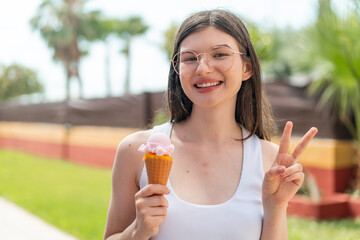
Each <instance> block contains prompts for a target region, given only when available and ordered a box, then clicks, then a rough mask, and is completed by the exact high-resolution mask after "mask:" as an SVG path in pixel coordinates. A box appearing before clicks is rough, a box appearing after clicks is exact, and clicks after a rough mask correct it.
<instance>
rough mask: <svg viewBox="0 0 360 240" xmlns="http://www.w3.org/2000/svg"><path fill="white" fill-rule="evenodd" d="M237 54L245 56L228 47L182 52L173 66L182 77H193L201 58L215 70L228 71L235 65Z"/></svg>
mask: <svg viewBox="0 0 360 240" xmlns="http://www.w3.org/2000/svg"><path fill="white" fill-rule="evenodd" d="M235 54H240V55H242V54H244V53H242V52H236V51H234V50H233V49H232V48H230V47H228V46H215V47H212V48H210V49H209V50H208V51H207V52H204V53H198V54H197V53H196V52H194V51H190V50H187V51H181V52H178V53H177V54H175V56H174V57H173V59H172V61H171V62H172V66H173V68H174V70H175V72H176V73H177V74H178V75H180V76H189V75H191V74H192V73H193V72H194V71H195V70H196V68H197V67H198V66H199V64H200V61H201V59H200V56H201V55H204V57H203V58H202V59H203V60H204V61H205V62H206V63H207V64H208V65H209V66H211V67H212V68H215V69H216V70H218V71H221V72H226V71H228V70H229V69H230V68H231V67H232V65H233V63H234V55H235Z"/></svg>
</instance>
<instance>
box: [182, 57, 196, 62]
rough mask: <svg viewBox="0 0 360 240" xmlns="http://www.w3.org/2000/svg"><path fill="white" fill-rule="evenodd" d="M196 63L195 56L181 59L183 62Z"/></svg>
mask: <svg viewBox="0 0 360 240" xmlns="http://www.w3.org/2000/svg"><path fill="white" fill-rule="evenodd" d="M196 61H197V58H196V57H195V56H194V57H188V58H185V59H183V62H196Z"/></svg>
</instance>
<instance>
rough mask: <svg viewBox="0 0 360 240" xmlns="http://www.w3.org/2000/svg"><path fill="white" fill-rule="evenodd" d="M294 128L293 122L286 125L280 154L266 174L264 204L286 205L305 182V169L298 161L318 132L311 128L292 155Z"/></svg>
mask: <svg viewBox="0 0 360 240" xmlns="http://www.w3.org/2000/svg"><path fill="white" fill-rule="evenodd" d="M292 127H293V124H292V122H287V123H286V125H285V128H284V131H283V135H282V137H281V141H280V147H279V152H278V154H277V156H276V158H275V160H274V163H273V165H272V167H271V168H270V170H269V171H267V172H266V173H265V177H264V181H263V190H262V191H263V201H264V204H267V203H270V204H271V205H273V204H275V205H284V204H285V205H286V204H287V203H288V202H289V201H290V199H291V198H292V197H293V196H294V195H295V193H296V192H297V191H298V189H299V188H300V186H301V184H302V183H303V181H304V173H303V168H302V166H301V164H300V163H297V159H298V158H299V156H300V154H301V153H302V152H303V151H304V150H305V148H306V146H307V145H308V143H309V142H310V140H311V139H312V138H313V137H314V136H315V134H316V133H317V131H318V130H317V129H316V128H314V127H313V128H311V129H310V130H309V131H308V132H307V133H306V134H305V135H304V137H303V138H302V139H301V141H300V142H299V143H298V144H297V146H296V148H295V150H294V151H293V153H292V154H291V155H290V154H288V150H289V146H290V138H291V131H292Z"/></svg>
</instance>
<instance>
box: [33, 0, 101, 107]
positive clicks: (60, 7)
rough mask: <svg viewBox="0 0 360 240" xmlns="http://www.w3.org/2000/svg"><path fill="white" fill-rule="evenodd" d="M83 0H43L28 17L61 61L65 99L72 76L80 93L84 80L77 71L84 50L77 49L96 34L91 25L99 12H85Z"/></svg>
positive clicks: (68, 96) (68, 95) (54, 55)
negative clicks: (64, 75) (64, 76)
mask: <svg viewBox="0 0 360 240" xmlns="http://www.w3.org/2000/svg"><path fill="white" fill-rule="evenodd" d="M84 4H85V0H63V1H56V0H44V1H43V2H42V4H41V5H40V6H39V9H38V11H37V13H36V15H35V16H34V17H33V18H32V19H31V21H30V24H31V26H32V27H33V29H35V30H38V31H40V33H41V35H42V37H43V38H44V39H45V41H46V42H47V44H48V46H49V47H50V48H52V49H53V50H54V53H53V58H54V59H55V60H58V61H60V62H61V63H62V64H63V66H64V68H65V71H66V99H67V100H68V99H69V98H70V80H71V78H72V77H75V78H76V79H77V80H78V84H79V96H80V97H82V96H83V84H82V81H81V78H80V74H79V65H80V58H81V57H82V56H83V55H85V54H86V53H87V52H86V51H84V50H82V49H80V47H79V45H80V44H79V43H80V41H82V40H86V41H91V40H94V39H95V38H96V31H94V30H93V28H92V27H91V26H93V25H94V23H96V21H97V18H98V17H99V15H100V12H98V11H93V12H89V13H84Z"/></svg>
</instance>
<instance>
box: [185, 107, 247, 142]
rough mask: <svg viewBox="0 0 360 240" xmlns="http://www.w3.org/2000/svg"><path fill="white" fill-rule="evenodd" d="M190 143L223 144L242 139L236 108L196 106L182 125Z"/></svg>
mask: <svg viewBox="0 0 360 240" xmlns="http://www.w3.org/2000/svg"><path fill="white" fill-rule="evenodd" d="M180 125H181V126H180V127H181V128H183V127H184V128H183V131H182V132H184V134H186V138H188V140H190V141H195V142H197V141H202V142H204V141H207V142H214V143H215V142H223V141H228V140H229V139H235V138H236V139H240V138H242V136H241V135H242V134H241V128H240V127H239V125H238V123H237V122H236V121H235V106H234V107H231V106H227V107H222V108H216V107H213V108H201V107H196V106H194V107H193V109H192V112H191V115H190V117H189V118H188V119H187V120H186V121H185V122H184V123H182V124H180Z"/></svg>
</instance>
